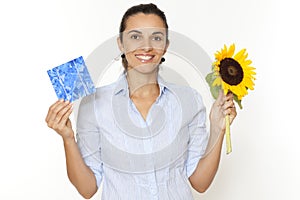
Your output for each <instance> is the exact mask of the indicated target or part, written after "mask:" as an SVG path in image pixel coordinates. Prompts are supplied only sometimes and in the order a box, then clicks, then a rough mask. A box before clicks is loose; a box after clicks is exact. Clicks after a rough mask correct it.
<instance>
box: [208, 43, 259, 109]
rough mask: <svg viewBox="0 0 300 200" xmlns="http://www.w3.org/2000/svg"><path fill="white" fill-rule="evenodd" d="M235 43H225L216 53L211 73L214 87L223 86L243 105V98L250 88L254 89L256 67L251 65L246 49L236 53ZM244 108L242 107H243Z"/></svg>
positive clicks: (226, 91) (211, 83)
mask: <svg viewBox="0 0 300 200" xmlns="http://www.w3.org/2000/svg"><path fill="white" fill-rule="evenodd" d="M234 51H235V45H234V44H232V45H231V46H230V47H229V48H227V46H226V45H224V48H223V49H221V51H217V52H216V53H215V62H214V63H213V72H212V73H211V74H209V75H210V81H208V82H210V85H211V86H212V87H218V88H219V87H222V88H223V90H224V93H225V94H227V93H228V92H229V91H230V92H232V93H233V94H234V96H235V100H236V101H237V102H238V104H239V106H240V107H241V100H242V98H243V97H244V96H245V95H247V94H248V91H247V90H248V89H250V90H253V89H254V82H253V80H255V77H254V75H255V74H256V73H255V72H254V70H255V68H254V67H252V66H250V65H251V63H252V61H251V60H249V59H247V57H248V53H246V49H242V50H240V51H239V52H238V53H237V54H235V55H234ZM241 108H242V107H241Z"/></svg>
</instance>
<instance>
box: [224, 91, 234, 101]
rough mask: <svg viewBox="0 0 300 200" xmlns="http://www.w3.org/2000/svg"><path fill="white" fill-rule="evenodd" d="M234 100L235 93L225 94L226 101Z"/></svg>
mask: <svg viewBox="0 0 300 200" xmlns="http://www.w3.org/2000/svg"><path fill="white" fill-rule="evenodd" d="M231 100H233V93H232V92H228V93H227V95H226V96H225V101H231Z"/></svg>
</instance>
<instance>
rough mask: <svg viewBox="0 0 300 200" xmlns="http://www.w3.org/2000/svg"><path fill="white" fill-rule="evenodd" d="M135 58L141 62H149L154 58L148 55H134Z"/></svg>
mask: <svg viewBox="0 0 300 200" xmlns="http://www.w3.org/2000/svg"><path fill="white" fill-rule="evenodd" d="M135 57H136V58H137V59H139V60H140V61H141V62H143V63H145V62H151V61H152V60H153V58H154V55H150V54H136V55H135Z"/></svg>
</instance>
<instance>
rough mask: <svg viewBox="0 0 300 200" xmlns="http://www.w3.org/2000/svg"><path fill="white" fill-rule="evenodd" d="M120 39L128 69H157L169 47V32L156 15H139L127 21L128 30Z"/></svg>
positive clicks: (148, 70)
mask: <svg viewBox="0 0 300 200" xmlns="http://www.w3.org/2000/svg"><path fill="white" fill-rule="evenodd" d="M122 36H123V37H122V39H123V40H122V42H121V40H120V39H119V40H118V44H119V47H120V50H121V51H122V52H123V53H124V54H125V56H126V59H127V62H128V68H127V70H130V69H132V68H134V69H136V70H139V71H143V72H150V71H153V70H154V69H156V68H157V66H158V64H159V63H160V61H161V58H162V56H163V55H164V53H165V52H166V49H167V47H168V41H167V31H166V28H165V24H164V22H163V20H162V19H161V18H160V17H159V16H157V15H154V14H146V15H145V14H143V13H138V14H136V15H133V16H130V17H129V18H128V19H127V21H126V29H125V30H124V32H123V34H122Z"/></svg>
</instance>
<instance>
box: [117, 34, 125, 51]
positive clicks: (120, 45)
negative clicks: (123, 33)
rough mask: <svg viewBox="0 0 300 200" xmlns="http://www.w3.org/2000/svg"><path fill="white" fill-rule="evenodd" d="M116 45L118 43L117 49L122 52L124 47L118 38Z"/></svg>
mask: <svg viewBox="0 0 300 200" xmlns="http://www.w3.org/2000/svg"><path fill="white" fill-rule="evenodd" d="M117 43H118V47H119V49H120V51H121V52H124V46H123V43H122V42H121V38H120V37H118V38H117Z"/></svg>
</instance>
